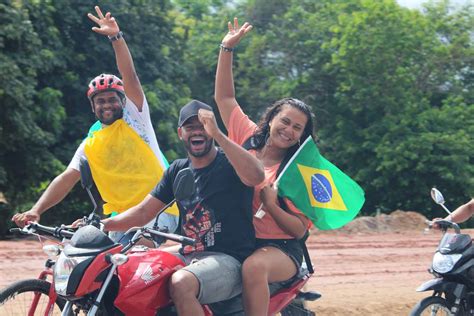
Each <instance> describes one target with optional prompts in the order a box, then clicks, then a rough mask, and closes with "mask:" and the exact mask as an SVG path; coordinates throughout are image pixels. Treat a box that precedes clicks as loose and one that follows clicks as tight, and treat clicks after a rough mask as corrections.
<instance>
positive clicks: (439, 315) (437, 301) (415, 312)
mask: <svg viewBox="0 0 474 316" xmlns="http://www.w3.org/2000/svg"><path fill="white" fill-rule="evenodd" d="M461 309H462V310H463V308H462V306H461ZM452 315H453V314H452V313H451V311H450V310H449V307H448V305H447V304H446V300H445V299H444V298H442V297H439V296H430V297H426V298H424V299H422V300H421V301H419V302H418V303H417V304H416V305H415V307H414V308H413V309H412V311H411V313H410V316H452ZM461 315H464V313H462V311H461Z"/></svg>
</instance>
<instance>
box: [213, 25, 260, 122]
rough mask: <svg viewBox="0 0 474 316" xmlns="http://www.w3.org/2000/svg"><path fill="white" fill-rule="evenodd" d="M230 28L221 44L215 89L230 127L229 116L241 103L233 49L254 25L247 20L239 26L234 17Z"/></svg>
mask: <svg viewBox="0 0 474 316" xmlns="http://www.w3.org/2000/svg"><path fill="white" fill-rule="evenodd" d="M228 28H229V32H228V33H227V35H226V36H225V37H224V39H223V40H222V44H221V50H220V53H219V60H218V62H217V72H216V84H215V91H214V99H215V100H216V103H217V107H218V108H219V113H220V114H221V117H222V120H223V122H224V125H225V126H226V128H228V127H229V118H230V114H231V113H232V110H233V109H234V108H235V107H236V106H238V105H239V104H238V103H237V100H236V99H235V90H234V77H233V73H232V59H233V58H232V55H233V49H234V47H235V46H236V45H237V44H238V43H239V42H240V40H241V39H242V37H244V36H245V34H247V33H248V32H249V31H250V30H251V29H252V25H250V24H249V23H247V22H245V23H244V25H242V27H240V28H239V22H238V20H237V18H234V25H232V23H230V22H228Z"/></svg>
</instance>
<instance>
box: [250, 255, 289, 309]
mask: <svg viewBox="0 0 474 316" xmlns="http://www.w3.org/2000/svg"><path fill="white" fill-rule="evenodd" d="M295 274H296V266H295V264H294V262H293V260H291V259H290V257H288V256H287V255H286V254H285V253H283V252H282V251H281V250H279V249H277V248H275V247H264V248H260V249H257V250H256V251H255V252H254V253H253V254H252V255H251V256H250V257H248V258H247V259H246V260H245V262H244V264H243V266H242V280H243V299H244V309H245V315H247V316H266V315H267V314H268V304H269V301H270V291H269V289H268V283H271V282H280V281H285V280H288V279H289V278H291V277H293V276H294V275H295Z"/></svg>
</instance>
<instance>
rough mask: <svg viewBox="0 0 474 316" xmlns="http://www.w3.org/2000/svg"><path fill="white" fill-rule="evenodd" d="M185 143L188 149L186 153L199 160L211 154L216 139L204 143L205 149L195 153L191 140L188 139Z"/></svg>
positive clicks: (209, 139) (208, 139)
mask: <svg viewBox="0 0 474 316" xmlns="http://www.w3.org/2000/svg"><path fill="white" fill-rule="evenodd" d="M183 143H184V147H185V148H186V151H187V152H188V153H189V154H190V155H191V156H193V157H196V158H199V157H203V156H205V155H207V153H209V151H211V149H212V146H214V139H212V138H207V139H206V141H205V142H204V148H203V149H201V150H199V151H195V150H193V149H192V145H191V142H190V140H189V138H188V140H186V141H183Z"/></svg>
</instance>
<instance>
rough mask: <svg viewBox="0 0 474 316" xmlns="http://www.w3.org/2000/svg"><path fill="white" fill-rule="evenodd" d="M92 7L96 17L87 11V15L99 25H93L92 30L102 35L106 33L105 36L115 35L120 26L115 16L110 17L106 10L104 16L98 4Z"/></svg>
mask: <svg viewBox="0 0 474 316" xmlns="http://www.w3.org/2000/svg"><path fill="white" fill-rule="evenodd" d="M94 8H95V12H96V13H97V16H98V17H96V16H94V15H93V14H91V13H88V14H87V17H88V18H89V19H91V20H92V21H93V22H95V23H97V25H99V27H96V26H94V27H93V28H92V30H93V31H94V32H96V33H99V34H102V35H107V36H114V35H117V34H118V32H120V28H119V26H118V24H117V21H115V18H114V17H112V15H111V14H110V12H107V13H106V14H105V16H104V15H103V14H102V11H101V10H100V8H99V7H98V6H95V7H94Z"/></svg>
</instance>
